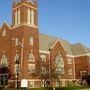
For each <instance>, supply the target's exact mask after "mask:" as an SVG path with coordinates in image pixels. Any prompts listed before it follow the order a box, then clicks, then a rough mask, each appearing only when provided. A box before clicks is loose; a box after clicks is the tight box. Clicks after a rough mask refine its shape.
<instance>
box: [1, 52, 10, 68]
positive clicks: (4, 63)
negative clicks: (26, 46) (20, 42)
mask: <svg viewBox="0 0 90 90" xmlns="http://www.w3.org/2000/svg"><path fill="white" fill-rule="evenodd" d="M0 64H1V67H8V59H7V56H6V54H5V52H4V51H3V55H2V57H1V63H0Z"/></svg>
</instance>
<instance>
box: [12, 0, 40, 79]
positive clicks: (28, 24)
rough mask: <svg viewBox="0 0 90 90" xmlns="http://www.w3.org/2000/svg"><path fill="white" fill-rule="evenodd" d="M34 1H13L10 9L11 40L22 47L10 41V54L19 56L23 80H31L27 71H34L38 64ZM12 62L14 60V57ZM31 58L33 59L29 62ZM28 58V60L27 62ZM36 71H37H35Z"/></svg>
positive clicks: (36, 23)
mask: <svg viewBox="0 0 90 90" xmlns="http://www.w3.org/2000/svg"><path fill="white" fill-rule="evenodd" d="M37 8H38V7H37V1H36V0H14V2H13V8H12V33H11V36H12V38H15V39H16V40H18V41H20V42H21V43H22V46H23V47H20V45H18V46H17V45H15V43H13V41H12V48H13V49H12V53H11V54H13V52H14V53H16V52H15V51H17V50H18V52H19V56H21V58H20V60H21V63H22V64H21V66H22V69H21V71H22V72H21V74H22V78H24V79H27V78H29V79H31V77H29V76H30V73H28V71H29V70H28V69H30V68H31V66H33V67H34V69H35V70H36V69H37V67H38V65H39V64H38V62H39V30H38V14H37V12H38V9H37ZM11 56H12V60H14V56H15V54H14V55H11ZM31 56H32V57H33V58H34V59H33V61H32V60H31V59H32V58H31ZM29 57H30V60H29ZM36 71H38V70H36Z"/></svg>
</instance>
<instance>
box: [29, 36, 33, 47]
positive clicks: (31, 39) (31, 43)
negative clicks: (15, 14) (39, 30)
mask: <svg viewBox="0 0 90 90" xmlns="http://www.w3.org/2000/svg"><path fill="white" fill-rule="evenodd" d="M33 41H34V38H33V37H32V36H31V37H30V38H29V42H30V45H32V46H33V44H34V42H33Z"/></svg>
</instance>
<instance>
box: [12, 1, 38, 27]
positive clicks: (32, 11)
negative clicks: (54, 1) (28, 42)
mask: <svg viewBox="0 0 90 90" xmlns="http://www.w3.org/2000/svg"><path fill="white" fill-rule="evenodd" d="M14 1H15V2H14V4H13V12H12V24H13V26H18V25H23V24H25V25H30V26H37V3H36V2H35V1H34V0H14Z"/></svg>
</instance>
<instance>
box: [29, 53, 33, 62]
mask: <svg viewBox="0 0 90 90" xmlns="http://www.w3.org/2000/svg"><path fill="white" fill-rule="evenodd" d="M28 61H35V58H34V55H33V53H30V54H29V56H28Z"/></svg>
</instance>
